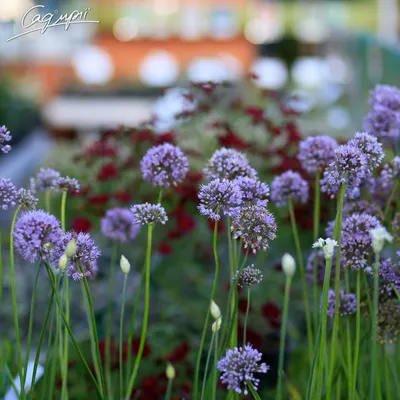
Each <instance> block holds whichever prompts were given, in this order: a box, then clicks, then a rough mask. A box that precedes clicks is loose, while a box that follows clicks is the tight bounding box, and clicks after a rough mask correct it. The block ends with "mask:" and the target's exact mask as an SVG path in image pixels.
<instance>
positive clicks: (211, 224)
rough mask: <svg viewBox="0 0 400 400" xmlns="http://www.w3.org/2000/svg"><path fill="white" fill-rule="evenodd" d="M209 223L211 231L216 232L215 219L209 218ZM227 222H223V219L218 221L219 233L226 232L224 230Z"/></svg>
mask: <svg viewBox="0 0 400 400" xmlns="http://www.w3.org/2000/svg"><path fill="white" fill-rule="evenodd" d="M207 225H208V229H209V230H210V231H211V232H214V229H215V221H213V220H211V219H208V220H207ZM224 225H225V224H224V222H223V220H222V219H221V220H220V221H218V227H217V233H222V232H224V230H225V226H224Z"/></svg>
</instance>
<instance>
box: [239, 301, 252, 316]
mask: <svg viewBox="0 0 400 400" xmlns="http://www.w3.org/2000/svg"><path fill="white" fill-rule="evenodd" d="M238 310H239V312H241V313H243V314H245V313H246V310H247V299H239V302H238ZM249 312H252V307H251V305H250V309H249Z"/></svg>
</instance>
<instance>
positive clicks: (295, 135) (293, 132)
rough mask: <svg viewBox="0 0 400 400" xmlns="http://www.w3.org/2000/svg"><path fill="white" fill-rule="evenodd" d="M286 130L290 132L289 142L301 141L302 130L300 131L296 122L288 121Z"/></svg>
mask: <svg viewBox="0 0 400 400" xmlns="http://www.w3.org/2000/svg"><path fill="white" fill-rule="evenodd" d="M286 130H287V132H288V140H289V143H298V142H300V140H301V139H302V137H301V134H300V131H299V129H298V127H297V126H296V125H295V124H294V123H292V122H288V123H287V124H286Z"/></svg>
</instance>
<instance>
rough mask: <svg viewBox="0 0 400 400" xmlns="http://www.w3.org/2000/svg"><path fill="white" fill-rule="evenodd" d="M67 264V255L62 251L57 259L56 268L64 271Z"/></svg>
mask: <svg viewBox="0 0 400 400" xmlns="http://www.w3.org/2000/svg"><path fill="white" fill-rule="evenodd" d="M67 264H68V257H67V255H66V254H65V253H64V254H63V255H62V256H61V257H60V259H59V261H58V268H59V269H60V271H64V269H65V268H67Z"/></svg>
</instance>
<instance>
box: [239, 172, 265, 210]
mask: <svg viewBox="0 0 400 400" xmlns="http://www.w3.org/2000/svg"><path fill="white" fill-rule="evenodd" d="M234 182H235V183H236V184H237V185H238V186H239V188H240V190H241V191H242V193H243V202H244V203H246V204H256V205H257V206H259V207H266V206H267V204H268V197H269V187H268V185H267V184H266V183H264V182H261V181H260V180H259V179H258V178H249V177H247V176H245V177H242V176H241V177H239V178H237V179H235V181H234Z"/></svg>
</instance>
